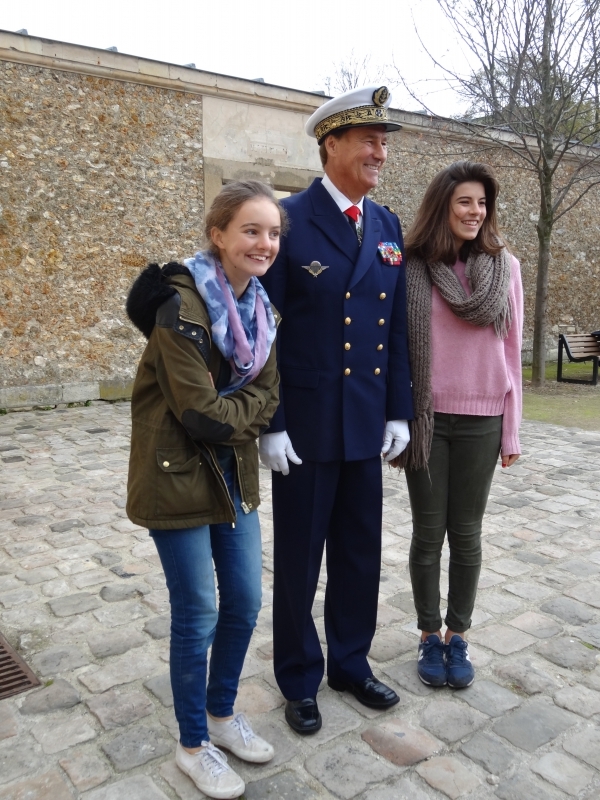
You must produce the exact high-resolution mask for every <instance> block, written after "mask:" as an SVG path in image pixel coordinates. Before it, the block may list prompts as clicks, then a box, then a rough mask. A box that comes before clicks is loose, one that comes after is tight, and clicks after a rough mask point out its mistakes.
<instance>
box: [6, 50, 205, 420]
mask: <svg viewBox="0 0 600 800" xmlns="http://www.w3.org/2000/svg"><path fill="white" fill-rule="evenodd" d="M0 116H1V119H2V124H1V126H0V205H1V208H0V373H1V379H0V390H1V389H2V388H3V387H19V386H28V385H29V386H31V385H35V386H47V385H60V384H73V383H75V384H85V383H90V382H92V383H94V382H95V383H96V384H97V383H98V382H99V381H100V382H108V383H109V384H110V382H113V383H114V382H115V381H116V383H117V384H118V383H124V384H127V383H128V382H130V381H131V379H132V378H133V376H134V375H135V369H136V364H137V361H138V359H139V356H140V353H141V352H142V349H143V346H144V344H143V343H144V339H143V337H142V336H141V335H140V334H139V332H138V331H137V330H135V329H134V328H133V327H132V326H131V325H130V323H129V322H128V320H127V317H126V315H125V312H124V301H125V297H126V293H127V290H128V287H129V286H130V284H131V282H132V281H133V279H134V278H135V276H136V275H137V274H138V272H139V271H140V268H142V267H143V266H145V265H146V264H147V263H148V262H149V261H154V260H156V261H160V262H163V261H169V260H171V259H172V258H175V257H180V256H181V255H182V254H184V253H188V254H189V253H191V252H193V249H194V248H195V247H196V246H197V245H198V243H199V241H200V239H201V230H202V221H203V215H204V207H203V206H204V182H203V158H202V100H201V98H200V97H199V96H198V97H195V99H194V98H193V97H191V96H190V95H185V94H183V93H180V92H175V91H172V90H164V89H160V88H154V87H146V86H142V85H139V84H134V83H126V82H118V81H109V80H106V79H104V78H95V77H92V76H86V75H80V74H77V73H68V72H60V71H53V70H48V69H43V68H38V67H33V66H25V65H17V64H12V63H5V64H3V65H0ZM11 396H12V395H11ZM0 405H2V403H1V402H0Z"/></svg>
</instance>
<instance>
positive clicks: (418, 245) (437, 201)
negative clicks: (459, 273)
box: [404, 161, 505, 264]
mask: <svg viewBox="0 0 600 800" xmlns="http://www.w3.org/2000/svg"><path fill="white" fill-rule="evenodd" d="M467 181H477V182H478V183H482V184H483V186H484V188H485V206H486V217H485V219H484V221H483V225H482V226H481V228H480V230H479V232H478V234H477V236H476V238H475V239H474V240H473V241H472V242H468V243H466V247H467V248H468V249H469V251H474V252H476V253H488V254H489V255H491V256H496V255H498V253H499V252H500V251H501V250H502V248H503V247H504V246H505V245H504V243H503V242H502V240H501V238H500V233H499V231H498V220H497V217H496V198H497V197H498V181H497V180H496V176H495V175H494V172H493V170H492V168H491V167H490V166H488V165H487V164H479V163H476V162H474V161H456V162H455V163H454V164H450V166H449V167H446V169H443V170H442V171H441V172H438V174H437V175H436V176H435V178H434V179H433V180H432V181H431V183H430V184H429V186H428V187H427V190H426V192H425V196H424V197H423V200H422V201H421V205H420V206H419V210H418V211H417V215H416V217H415V219H414V222H413V224H412V225H411V226H410V229H409V231H408V233H407V234H406V237H405V239H404V245H405V249H406V255H407V257H408V258H410V257H411V256H416V257H417V258H422V259H423V260H424V261H428V262H430V263H435V262H437V261H442V262H443V263H445V264H454V262H455V261H456V242H455V240H454V236H453V235H452V231H451V230H450V222H449V216H450V200H451V198H452V195H453V194H454V190H455V189H456V187H457V186H458V185H459V184H460V183H466V182H467ZM461 255H462V252H461Z"/></svg>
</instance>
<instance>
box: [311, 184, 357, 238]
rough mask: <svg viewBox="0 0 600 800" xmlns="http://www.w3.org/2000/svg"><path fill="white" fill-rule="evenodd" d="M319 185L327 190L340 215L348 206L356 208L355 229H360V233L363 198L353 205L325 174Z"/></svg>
mask: <svg viewBox="0 0 600 800" xmlns="http://www.w3.org/2000/svg"><path fill="white" fill-rule="evenodd" d="M321 184H322V186H323V188H324V189H327V191H328V192H329V194H330V195H331V196H332V197H333V199H334V201H335V204H336V205H337V207H338V208H339V209H340V211H341V212H342V213H343V212H344V211H346V209H347V208H350V206H357V207H358V210H359V211H360V214H359V215H358V220H357V221H356V227H357V229H360V231H362V229H363V203H364V200H365V198H364V197H361V198H360V200H359V201H358V203H353V202H352V200H348V198H347V197H346V195H345V194H342V192H340V190H339V189H338V188H337V186H336V185H335V184H334V183H333V181H332V180H331V178H330V177H329V175H327V174H325V175H324V176H323V180H322V181H321Z"/></svg>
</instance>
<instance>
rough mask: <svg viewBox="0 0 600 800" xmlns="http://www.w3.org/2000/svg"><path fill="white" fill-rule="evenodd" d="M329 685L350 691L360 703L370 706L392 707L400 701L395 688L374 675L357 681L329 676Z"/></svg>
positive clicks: (338, 690) (335, 688)
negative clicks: (391, 687)
mask: <svg viewBox="0 0 600 800" xmlns="http://www.w3.org/2000/svg"><path fill="white" fill-rule="evenodd" d="M327 685H328V686H330V687H331V688H332V689H334V690H335V691H336V692H350V693H351V694H353V695H354V697H356V699H357V700H358V702H359V703H362V704H363V706H368V707H369V708H379V709H381V708H391V707H392V706H395V705H396V703H398V702H399V701H400V698H399V697H398V695H397V694H396V692H395V691H394V690H393V689H390V687H389V686H386V685H385V683H382V682H381V681H378V680H377V678H374V677H373V676H371V677H370V678H365V679H364V681H356V682H353V681H341V680H338V679H337V678H327Z"/></svg>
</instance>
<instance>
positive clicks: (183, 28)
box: [0, 0, 463, 115]
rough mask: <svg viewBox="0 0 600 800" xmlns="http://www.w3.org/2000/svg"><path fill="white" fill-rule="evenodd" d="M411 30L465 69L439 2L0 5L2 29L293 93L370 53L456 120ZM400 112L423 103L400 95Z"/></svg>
mask: <svg viewBox="0 0 600 800" xmlns="http://www.w3.org/2000/svg"><path fill="white" fill-rule="evenodd" d="M415 25H416V27H417V29H418V30H419V31H420V33H421V36H422V37H423V38H424V40H425V42H426V44H427V46H428V48H429V49H430V50H432V51H433V52H435V54H436V56H437V57H444V56H445V57H446V58H448V57H450V58H452V61H453V63H463V57H462V55H461V52H460V48H459V46H458V44H457V43H456V42H455V41H453V37H452V33H451V31H449V29H448V26H447V25H446V23H445V20H444V17H443V15H442V13H441V11H440V10H439V8H438V6H437V2H436V0H378V2H371V3H369V2H365V0H339V2H337V3H331V2H329V3H327V2H316V0H299V2H297V3H292V2H290V1H289V0H254V2H248V0H195V2H192V0H167V1H166V2H165V0H162V2H157V0H101V2H94V3H92V2H82V0H19V2H10V1H9V0H4V2H2V3H0V28H2V29H4V30H9V31H16V30H19V29H21V28H25V29H27V31H28V32H29V34H30V35H31V36H41V37H43V38H47V39H57V40H59V41H64V42H72V43H75V44H81V45H88V46H91V47H100V48H106V47H111V46H116V47H117V48H118V50H119V52H121V53H129V54H132V55H138V56H144V57H147V58H154V59H158V60H159V61H168V62H171V63H175V64H187V63H189V62H193V63H195V64H196V66H197V67H198V68H199V69H204V70H208V71H213V72H221V73H224V74H226V75H235V76H238V77H242V78H259V77H260V78H264V79H265V81H266V82H267V83H275V84H279V85H281V86H290V87H293V88H296V89H308V90H311V91H312V90H319V89H325V88H326V85H325V78H326V77H327V76H331V75H333V73H334V72H335V70H336V67H337V66H338V65H339V64H340V63H342V62H344V61H348V59H349V58H350V56H351V54H352V53H354V56H355V57H357V58H358V59H362V58H363V57H364V56H365V55H369V56H370V59H371V62H370V64H371V76H370V77H375V76H376V73H377V71H378V69H379V70H380V71H381V72H382V73H383V74H384V75H386V76H388V78H389V77H393V76H394V75H395V71H394V68H393V64H395V65H396V66H397V67H398V68H399V70H400V71H401V73H402V75H403V77H404V79H405V80H406V81H408V82H409V83H410V84H411V85H413V86H414V88H415V89H416V90H417V91H418V93H419V96H425V95H426V99H427V102H428V103H429V105H430V106H431V107H432V108H433V109H434V110H435V111H436V112H437V113H439V114H443V115H451V114H455V113H458V111H459V110H460V104H459V103H458V101H457V99H456V97H455V96H454V95H453V94H452V93H451V92H449V91H447V90H446V91H445V90H444V88H443V87H444V81H443V75H442V74H441V73H440V71H439V70H436V69H435V68H434V67H433V66H432V64H431V61H430V59H429V58H428V56H427V55H426V54H425V52H424V51H423V48H422V46H421V44H420V43H419V40H418V38H417V36H416V34H415ZM393 105H394V106H395V107H396V108H403V109H408V110H414V109H416V108H418V107H419V104H418V103H417V102H416V101H415V100H414V99H412V98H411V97H410V95H409V94H408V93H407V92H406V91H405V90H403V89H400V88H399V89H396V90H395V92H394V98H393Z"/></svg>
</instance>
